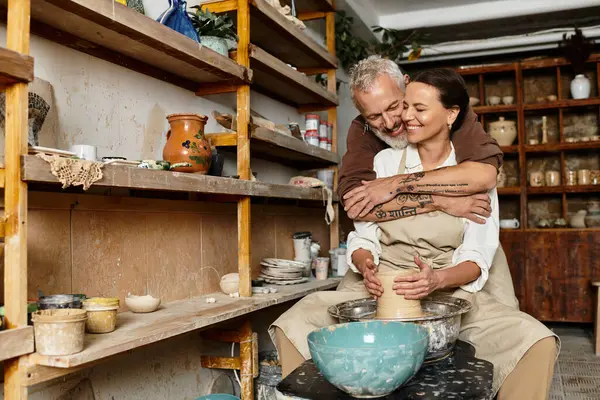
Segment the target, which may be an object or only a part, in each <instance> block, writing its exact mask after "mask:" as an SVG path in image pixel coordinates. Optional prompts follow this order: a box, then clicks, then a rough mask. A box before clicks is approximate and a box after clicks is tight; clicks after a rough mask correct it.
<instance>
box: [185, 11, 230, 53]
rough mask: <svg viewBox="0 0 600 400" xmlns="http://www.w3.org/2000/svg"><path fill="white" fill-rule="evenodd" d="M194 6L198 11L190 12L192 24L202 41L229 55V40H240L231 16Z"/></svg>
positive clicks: (209, 46) (203, 43)
mask: <svg viewBox="0 0 600 400" xmlns="http://www.w3.org/2000/svg"><path fill="white" fill-rule="evenodd" d="M192 8H195V9H196V12H195V13H189V14H190V18H191V19H192V25H193V26H194V29H196V32H197V33H198V37H199V38H200V43H201V44H202V45H203V46H206V47H208V48H209V49H212V50H214V51H216V52H217V53H219V54H222V55H224V56H225V57H227V56H228V50H229V46H228V45H227V40H228V39H229V40H233V41H236V42H237V40H238V36H237V35H236V33H235V30H234V28H233V22H232V21H231V18H229V16H227V15H216V14H213V13H211V12H210V11H208V10H206V11H205V10H202V8H200V6H194V7H192Z"/></svg>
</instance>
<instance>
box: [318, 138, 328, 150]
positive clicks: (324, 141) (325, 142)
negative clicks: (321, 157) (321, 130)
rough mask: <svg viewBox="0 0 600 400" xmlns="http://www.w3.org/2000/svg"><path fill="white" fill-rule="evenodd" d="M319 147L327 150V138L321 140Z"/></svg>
mask: <svg viewBox="0 0 600 400" xmlns="http://www.w3.org/2000/svg"><path fill="white" fill-rule="evenodd" d="M319 147H320V148H322V149H325V150H327V138H322V137H320V138H319Z"/></svg>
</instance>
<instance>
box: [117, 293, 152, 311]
mask: <svg viewBox="0 0 600 400" xmlns="http://www.w3.org/2000/svg"><path fill="white" fill-rule="evenodd" d="M125 304H126V305H127V308H129V309H130V310H131V311H133V312H134V313H150V312H153V311H156V309H157V308H158V306H160V299H157V298H156V297H153V296H150V295H149V294H147V295H145V296H136V295H133V294H129V295H127V297H125Z"/></svg>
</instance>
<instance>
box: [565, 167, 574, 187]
mask: <svg viewBox="0 0 600 400" xmlns="http://www.w3.org/2000/svg"><path fill="white" fill-rule="evenodd" d="M565 178H566V179H567V182H566V184H567V186H574V185H577V172H575V171H572V170H567V171H565Z"/></svg>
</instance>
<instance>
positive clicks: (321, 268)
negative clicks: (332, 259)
mask: <svg viewBox="0 0 600 400" xmlns="http://www.w3.org/2000/svg"><path fill="white" fill-rule="evenodd" d="M328 269H329V258H328V257H317V265H316V266H315V277H316V278H317V280H319V281H323V280H325V279H327V272H328Z"/></svg>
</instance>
